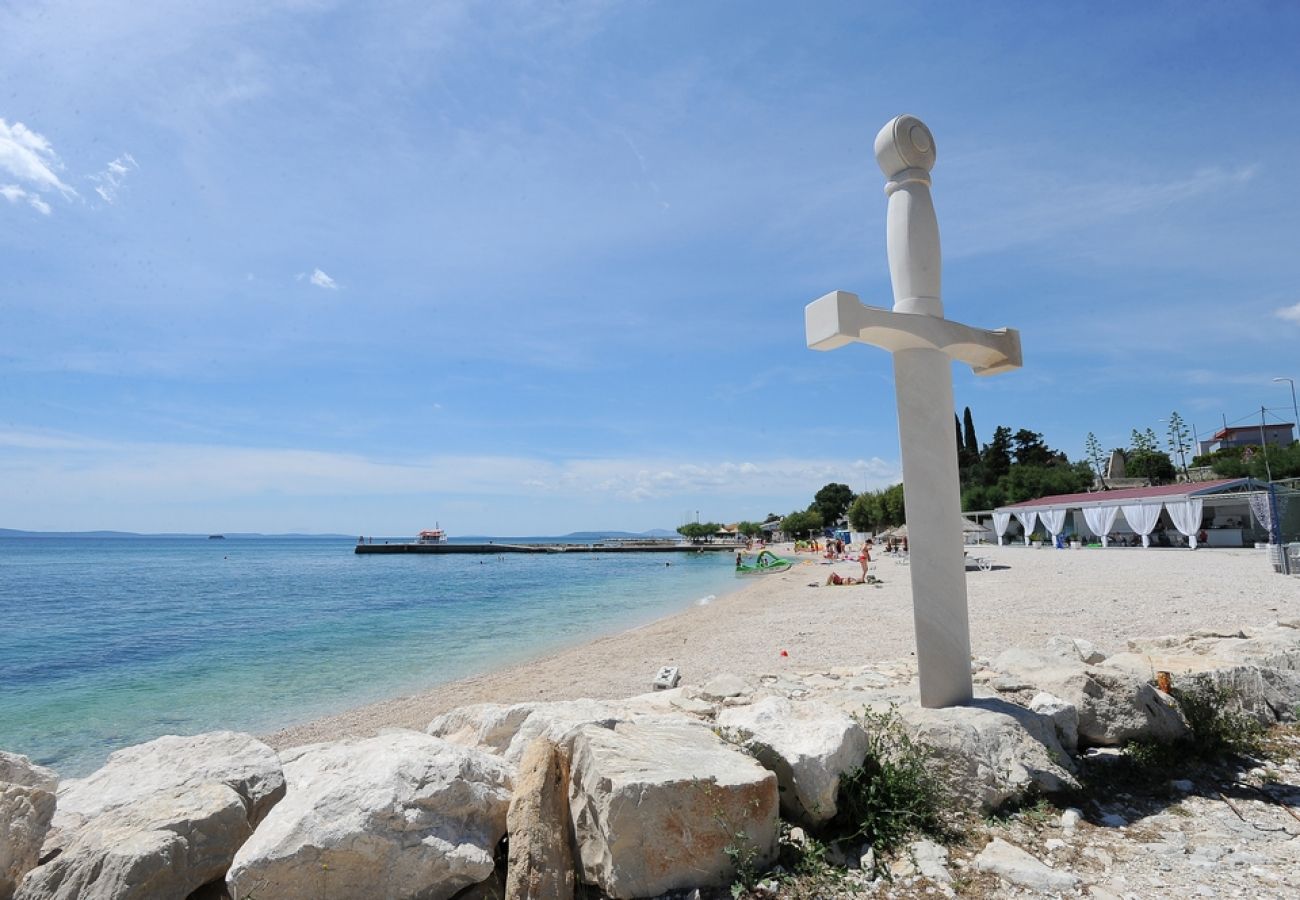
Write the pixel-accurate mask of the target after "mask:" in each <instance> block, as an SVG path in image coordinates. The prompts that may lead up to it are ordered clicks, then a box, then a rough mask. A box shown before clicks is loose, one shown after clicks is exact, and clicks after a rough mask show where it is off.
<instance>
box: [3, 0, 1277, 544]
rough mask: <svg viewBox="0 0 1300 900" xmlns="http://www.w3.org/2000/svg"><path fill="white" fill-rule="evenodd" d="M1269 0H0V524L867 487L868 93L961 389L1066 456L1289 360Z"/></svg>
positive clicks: (344, 521) (1197, 413) (871, 164)
mask: <svg viewBox="0 0 1300 900" xmlns="http://www.w3.org/2000/svg"><path fill="white" fill-rule="evenodd" d="M1298 39H1300V6H1297V5H1295V4H1290V3H1270V4H1250V3H1233V4H1185V3H1171V4H1158V3H1156V4H1114V5H1104V6H1098V5H1095V4H1028V3H1012V4H1004V3H980V4H959V3H917V2H909V3H896V4H895V3H872V4H863V3H855V2H846V3H811V4H791V3H763V2H753V0H748V2H706V3H686V2H662V3H649V2H625V3H617V2H585V0H569V2H542V0H537V2H516V0H497V2H490V3H488V2H482V3H471V2H436V0H420V2H404V0H391V2H384V3H364V4H363V3H353V4H348V3H336V2H328V0H319V2H314V0H290V2H275V0H250V2H245V0H226V2H221V3H206V4H199V3H194V4H183V3H164V2H161V0H131V2H116V0H114V2H109V0H95V2H72V0H68V2H51V3H41V2H21V3H9V2H4V3H0V85H2V86H3V87H2V88H0V526H3V527H13V528H28V529H54V530H60V529H88V528H121V529H129V530H141V531H169V530H182V531H236V530H258V531H287V530H307V531H336V532H343V533H354V534H360V533H363V532H364V533H366V534H403V533H412V532H414V531H415V530H417V529H419V528H422V527H429V526H431V525H432V524H433V523H434V521H438V522H440V523H441V524H442V525H443V526H444V527H446V528H448V529H449V530H450V531H451V532H452V533H453V534H457V533H459V534H467V533H496V534H512V533H513V534H525V533H561V532H565V531H569V530H572V529H585V528H610V529H627V530H641V529H647V528H654V527H667V528H672V527H675V526H676V525H678V524H681V522H682V521H684V520H685V519H686V518H693V517H694V515H695V513H696V511H698V512H699V515H700V516H701V518H705V519H716V520H736V519H739V518H759V517H761V516H763V515H764V514H765V513H768V512H781V513H785V512H788V511H790V510H791V509H794V508H796V507H802V506H804V505H806V504H807V502H808V501H809V500H810V499H811V495H812V493H813V492H814V491H816V489H817V488H818V487H820V486H821V485H823V484H825V483H826V482H828V481H832V480H834V481H845V482H847V483H849V484H850V485H851V486H852V487H853V488H854V489H855V490H862V489H865V488H878V487H882V486H885V485H887V484H890V483H893V482H894V481H897V480H898V479H899V473H900V464H899V459H898V443H897V426H896V419H895V405H894V394H893V385H892V368H891V365H890V361H889V358H888V355H887V354H885V353H884V352H883V351H878V350H874V349H871V348H868V347H865V346H853V347H848V348H844V349H842V350H839V351H836V352H833V353H816V352H813V351H810V350H808V349H807V348H806V346H805V342H804V334H803V308H804V305H805V304H807V303H808V302H810V301H811V300H813V299H815V298H817V297H818V296H820V295H822V294H824V293H826V292H828V291H831V290H835V289H841V290H848V291H853V292H854V293H857V294H859V295H860V296H861V297H862V298H863V300H864V301H865V302H867V303H871V304H874V305H881V306H888V305H889V304H890V302H891V293H890V286H889V276H888V269H887V264H886V258H885V246H884V216H885V198H884V195H883V193H882V187H883V181H884V179H883V176H882V175H881V174H880V172H879V170H878V169H877V167H876V165H875V161H874V159H873V157H872V154H871V144H872V140H873V138H874V136H875V134H876V132H877V130H878V129H879V128H880V127H881V125H883V124H884V123H885V122H886V121H888V120H889V119H890V118H892V117H893V116H895V115H897V114H899V113H903V112H909V113H913V114H915V115H918V116H920V117H921V118H922V119H924V120H925V121H926V122H927V124H928V125H929V126H930V128H931V129H932V131H933V132H934V134H935V137H936V141H937V145H938V151H939V160H938V164H937V166H936V167H935V171H934V197H935V203H936V206H937V209H938V214H939V224H940V230H941V233H942V239H943V247H944V302H945V306H946V310H947V314H948V315H949V316H950V317H952V318H956V319H959V320H961V321H963V322H966V323H967V324H972V325H978V326H981V327H989V328H993V327H1000V326H1011V327H1016V328H1019V329H1020V330H1021V334H1022V342H1023V347H1024V356H1025V367H1024V369H1023V370H1021V371H1019V372H1015V373H1011V374H1007V375H1002V376H998V377H996V378H992V379H975V378H974V377H973V376H972V375H971V374H970V372H969V370H963V369H960V368H954V376H955V391H956V398H957V404H958V406H959V407H962V406H967V405H969V406H970V407H971V408H972V411H973V414H974V418H975V424H976V428H977V432H978V434H979V437H980V439H981V440H982V441H987V440H988V439H989V437H990V435H991V432H992V430H993V428H994V427H995V426H997V425H1000V424H1006V425H1010V426H1012V427H1013V428H1019V427H1028V428H1031V429H1034V430H1036V431H1041V432H1043V433H1044V435H1045V436H1046V438H1047V440H1048V442H1049V443H1050V444H1052V445H1053V446H1056V447H1060V448H1062V449H1064V450H1066V451H1067V452H1068V453H1070V454H1071V456H1074V457H1081V456H1082V454H1083V444H1084V439H1085V436H1086V435H1087V433H1088V432H1090V431H1091V432H1095V433H1096V434H1097V435H1098V437H1099V439H1100V440H1101V441H1102V443H1103V444H1104V445H1105V446H1107V447H1110V446H1121V445H1124V444H1125V443H1126V442H1127V440H1128V436H1129V433H1130V431H1131V430H1132V429H1133V428H1139V429H1144V428H1147V427H1151V428H1153V429H1155V430H1156V431H1157V432H1159V431H1161V429H1162V426H1161V425H1160V423H1159V421H1158V419H1159V418H1160V417H1162V416H1167V415H1168V413H1169V412H1170V411H1171V410H1178V411H1179V412H1180V413H1181V414H1182V416H1183V417H1184V418H1185V419H1186V420H1187V421H1188V422H1189V423H1191V424H1194V425H1195V426H1196V427H1197V429H1198V431H1199V432H1201V433H1202V434H1203V433H1204V432H1205V431H1207V430H1210V429H1212V428H1214V427H1217V426H1219V425H1220V424H1221V423H1222V417H1224V416H1226V417H1227V419H1228V420H1229V422H1230V423H1232V422H1235V421H1237V420H1239V419H1242V418H1243V417H1247V416H1249V415H1250V414H1251V412H1252V410H1254V411H1257V410H1258V408H1259V407H1260V406H1261V405H1263V406H1267V407H1269V408H1270V410H1271V412H1270V414H1269V415H1270V420H1271V421H1291V419H1292V416H1291V414H1290V395H1289V392H1288V389H1287V386H1286V385H1285V384H1278V383H1274V382H1272V381H1271V379H1272V378H1274V377H1278V376H1284V377H1291V378H1296V379H1300V352H1298V351H1297V348H1298V347H1300V287H1297V283H1298V282H1300V279H1298V278H1297V275H1298V274H1300V252H1298V251H1297V246H1298V244H1297V239H1298V238H1300V212H1297V208H1298V204H1297V201H1300V170H1298V169H1297V166H1296V164H1295V163H1296V159H1297V158H1300V115H1297V110H1298V103H1300V101H1297V97H1300V56H1297V54H1296V52H1295V47H1296V46H1297V41H1298Z"/></svg>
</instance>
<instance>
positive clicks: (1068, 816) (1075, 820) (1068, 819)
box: [1061, 806, 1083, 833]
mask: <svg viewBox="0 0 1300 900" xmlns="http://www.w3.org/2000/svg"><path fill="white" fill-rule="evenodd" d="M1081 821H1083V813H1082V812H1081V811H1079V810H1077V809H1075V808H1074V807H1073V806H1071V807H1070V808H1069V809H1067V810H1066V811H1065V812H1063V813H1061V828H1063V829H1064V830H1065V831H1066V832H1067V833H1068V832H1072V831H1074V830H1075V829H1076V828H1078V827H1079V823H1080V822H1081Z"/></svg>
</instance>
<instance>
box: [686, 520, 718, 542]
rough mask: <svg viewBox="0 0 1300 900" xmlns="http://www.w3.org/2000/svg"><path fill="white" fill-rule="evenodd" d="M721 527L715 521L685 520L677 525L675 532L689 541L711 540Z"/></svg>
mask: <svg viewBox="0 0 1300 900" xmlns="http://www.w3.org/2000/svg"><path fill="white" fill-rule="evenodd" d="M721 528H722V526H721V525H719V524H718V523H717V522H687V523H686V524H685V525H679V526H678V527H677V533H678V534H680V535H681V536H682V537H684V538H686V539H687V540H690V541H711V540H713V538H714V536H715V535H717V533H718V531H719V530H720V529H721Z"/></svg>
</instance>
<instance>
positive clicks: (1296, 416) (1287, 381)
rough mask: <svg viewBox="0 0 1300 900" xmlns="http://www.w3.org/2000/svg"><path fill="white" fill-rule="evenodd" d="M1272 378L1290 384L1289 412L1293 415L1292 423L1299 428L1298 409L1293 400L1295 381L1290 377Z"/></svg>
mask: <svg viewBox="0 0 1300 900" xmlns="http://www.w3.org/2000/svg"><path fill="white" fill-rule="evenodd" d="M1273 380H1274V381H1277V382H1282V381H1285V382H1286V383H1287V384H1289V385H1291V413H1292V415H1293V416H1294V417H1295V418H1294V421H1293V424H1294V425H1295V427H1296V428H1297V429H1300V409H1298V408H1297V407H1296V402H1295V381H1294V380H1293V379H1290V378H1274V379H1273Z"/></svg>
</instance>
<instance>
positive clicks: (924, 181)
mask: <svg viewBox="0 0 1300 900" xmlns="http://www.w3.org/2000/svg"><path fill="white" fill-rule="evenodd" d="M875 151H876V162H877V163H879V165H880V170H881V171H882V172H884V173H885V176H886V177H887V178H888V179H889V182H888V183H887V184H886V185H885V194H886V195H888V197H889V213H888V217H887V225H886V246H887V248H888V251H889V276H890V280H891V281H892V282H893V285H894V311H895V312H905V313H919V314H923V315H928V316H937V317H939V318H943V300H942V299H940V298H941V296H942V295H941V293H940V281H941V279H940V274H941V273H940V270H941V268H942V255H941V253H940V251H939V222H938V219H936V218H935V214H934V201H933V200H931V198H930V170H931V169H932V168H934V161H935V146H934V135H933V134H931V133H930V129H929V128H927V127H926V126H925V123H924V122H922V121H921V120H920V119H918V118H917V117H916V116H898V117H897V118H895V119H891V120H890V121H889V122H888V123H887V124H886V125H885V127H884V128H882V129H880V133H879V134H877V135H876V143H875Z"/></svg>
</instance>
